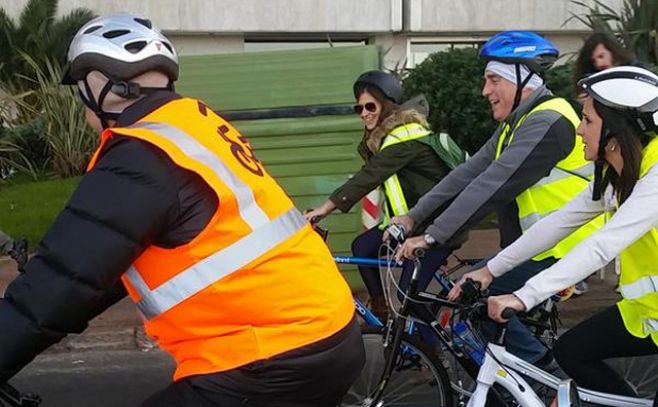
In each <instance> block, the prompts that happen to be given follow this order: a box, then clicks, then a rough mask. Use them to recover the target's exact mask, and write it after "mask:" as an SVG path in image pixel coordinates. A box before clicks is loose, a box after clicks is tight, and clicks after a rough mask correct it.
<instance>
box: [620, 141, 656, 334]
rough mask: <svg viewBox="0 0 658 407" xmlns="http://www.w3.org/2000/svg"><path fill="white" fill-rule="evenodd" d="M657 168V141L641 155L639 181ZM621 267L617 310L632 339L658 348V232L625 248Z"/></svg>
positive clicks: (651, 233) (651, 232)
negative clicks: (647, 342)
mask: <svg viewBox="0 0 658 407" xmlns="http://www.w3.org/2000/svg"><path fill="white" fill-rule="evenodd" d="M655 165H658V137H655V138H654V139H653V140H652V141H651V142H650V143H649V144H648V145H647V146H646V147H645V148H644V150H643V151H642V163H641V165H640V178H642V177H644V176H645V175H646V174H647V172H649V170H650V169H651V168H652V167H654V166H655ZM631 197H632V194H631ZM622 205H623V204H622ZM614 216H615V215H614V214H613V215H612V217H614ZM619 266H620V276H619V291H620V292H621V295H622V297H623V299H622V300H621V301H620V302H619V303H618V304H617V307H618V308H619V312H620V314H621V317H622V319H623V320H624V326H625V327H626V329H627V330H628V332H630V333H631V334H632V335H633V336H636V337H639V338H646V337H647V336H651V338H652V339H653V341H654V343H655V344H656V345H658V228H655V227H654V228H652V229H651V230H649V231H648V232H647V233H645V234H644V235H643V236H642V237H640V238H639V239H638V240H636V241H635V242H633V243H632V244H631V245H630V246H628V247H626V248H625V249H624V250H623V251H622V252H621V254H620V255H619Z"/></svg>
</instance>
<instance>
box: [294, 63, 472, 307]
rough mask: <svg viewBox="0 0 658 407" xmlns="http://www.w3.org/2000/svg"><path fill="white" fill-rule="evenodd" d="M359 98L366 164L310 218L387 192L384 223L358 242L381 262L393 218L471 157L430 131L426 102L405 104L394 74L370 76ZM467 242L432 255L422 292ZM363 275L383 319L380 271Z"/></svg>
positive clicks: (359, 87)
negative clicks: (374, 192) (378, 190)
mask: <svg viewBox="0 0 658 407" xmlns="http://www.w3.org/2000/svg"><path fill="white" fill-rule="evenodd" d="M354 97H355V98H356V104H355V105H354V111H355V113H356V114H358V115H359V117H360V119H361V121H362V122H363V124H364V130H363V139H362V141H361V143H360V144H359V147H358V152H359V154H360V155H361V157H362V158H363V160H364V161H365V164H364V166H363V168H361V170H360V171H358V172H357V173H356V174H354V176H352V177H351V178H350V179H349V180H348V181H347V182H345V184H343V185H342V186H340V187H339V188H338V189H336V190H335V191H334V193H333V194H331V196H330V197H329V199H327V200H326V201H325V202H324V203H323V204H322V205H321V206H319V207H318V208H317V209H314V210H312V211H310V212H308V213H307V214H306V215H305V216H306V218H307V219H308V220H315V221H317V220H319V219H322V218H324V217H325V216H327V215H328V214H330V213H331V212H333V211H334V210H335V209H339V210H340V211H342V212H348V211H349V210H350V208H352V206H354V205H355V204H356V203H358V202H359V201H360V200H361V199H362V198H363V197H365V196H366V195H367V194H368V193H369V192H370V191H372V190H374V189H376V188H378V187H381V188H382V189H383V191H384V192H385V195H386V199H385V202H384V204H383V205H384V207H383V212H384V220H383V222H382V223H381V224H380V225H379V226H376V227H373V228H372V229H369V230H367V231H365V232H364V233H362V234H361V235H359V236H358V237H357V238H356V239H355V240H354V241H353V242H352V252H353V253H354V255H355V256H359V257H377V256H378V254H379V247H380V245H381V243H382V237H383V233H384V228H385V226H387V225H388V223H389V219H390V218H391V217H393V216H399V215H403V214H406V213H407V211H408V210H409V208H411V207H413V205H415V204H416V202H417V201H418V199H419V198H420V197H421V196H423V195H424V194H425V193H426V192H427V191H429V190H430V189H431V188H432V187H433V186H434V185H436V184H437V183H438V182H439V181H440V180H441V179H442V178H443V177H444V176H445V175H446V174H447V173H448V172H449V171H450V168H451V167H454V166H455V165H456V164H457V163H455V162H450V161H451V160H450V158H454V157H460V156H461V160H460V159H458V160H456V161H462V160H463V159H464V158H465V153H464V152H463V151H461V149H459V148H458V147H457V145H456V144H454V143H453V142H452V141H451V140H450V139H449V138H448V136H447V135H445V134H440V135H439V134H435V133H433V132H432V131H431V130H430V129H429V124H428V123H427V119H426V115H427V113H428V112H427V107H426V101H425V100H424V99H422V98H421V99H419V98H415V99H412V100H410V101H408V102H406V103H402V86H401V84H400V82H399V80H398V79H397V78H396V77H395V76H393V75H392V74H389V73H385V72H381V71H369V72H365V73H364V74H362V75H361V76H359V78H358V79H357V80H356V82H355V83H354ZM440 138H443V140H440ZM446 146H448V148H446ZM425 226H427V225H425ZM420 230H424V228H423V229H420ZM406 232H407V234H410V233H412V231H406ZM464 239H465V236H463V235H462V236H460V237H459V238H458V239H454V241H453V242H450V243H449V244H448V245H446V247H442V248H436V249H433V250H430V251H428V252H427V254H426V256H425V258H424V259H423V263H422V269H421V279H420V288H421V289H423V288H424V287H426V286H427V285H428V284H429V282H430V281H431V279H432V275H433V274H434V272H435V271H436V269H437V268H438V267H439V266H440V265H441V264H442V263H443V262H444V261H445V260H446V258H447V257H448V255H449V254H450V253H451V251H452V249H454V248H456V247H458V246H459V245H460V244H461V242H463V240H464ZM407 263H408V264H406V265H405V267H404V271H403V275H402V279H401V282H400V283H401V287H403V288H404V287H406V284H407V283H408V281H409V279H410V277H411V273H410V272H411V267H412V264H411V262H407ZM359 271H360V273H361V277H362V278H363V281H364V283H365V285H366V287H367V289H368V293H369V294H370V297H371V307H372V310H373V311H374V312H375V314H377V315H379V316H381V317H383V316H384V315H385V314H386V311H387V306H386V304H385V301H384V291H383V288H382V284H381V280H380V277H379V273H378V270H377V268H372V267H359Z"/></svg>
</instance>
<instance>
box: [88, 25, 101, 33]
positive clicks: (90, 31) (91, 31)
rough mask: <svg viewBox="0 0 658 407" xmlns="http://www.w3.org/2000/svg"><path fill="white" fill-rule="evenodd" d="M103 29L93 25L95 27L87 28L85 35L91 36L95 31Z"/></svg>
mask: <svg viewBox="0 0 658 407" xmlns="http://www.w3.org/2000/svg"><path fill="white" fill-rule="evenodd" d="M101 27H102V25H93V26H91V27H89V28H87V29H86V30H85V32H84V33H85V34H91V33H93V32H94V31H98V30H99V29H100V28H101Z"/></svg>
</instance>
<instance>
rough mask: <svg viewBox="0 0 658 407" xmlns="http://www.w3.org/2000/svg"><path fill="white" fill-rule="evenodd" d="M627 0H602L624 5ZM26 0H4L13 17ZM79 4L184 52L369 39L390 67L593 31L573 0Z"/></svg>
mask: <svg viewBox="0 0 658 407" xmlns="http://www.w3.org/2000/svg"><path fill="white" fill-rule="evenodd" d="M583 1H584V2H585V3H589V4H593V3H594V1H593V0H583ZM622 2H623V0H603V3H605V4H606V5H608V6H611V7H612V8H614V9H617V10H619V9H621V5H622ZM26 3H27V0H0V6H1V7H2V8H4V9H5V10H6V11H7V12H8V13H9V15H10V16H13V17H17V16H18V14H19V13H20V11H21V9H22V8H23V6H24V5H25V4H26ZM76 7H87V8H89V9H91V10H93V11H94V12H96V13H98V14H105V13H111V12H117V11H131V12H138V13H142V14H144V15H147V16H149V17H150V18H152V19H153V20H154V21H155V22H156V23H157V24H158V25H159V26H160V27H162V28H163V29H164V30H165V32H166V33H167V34H168V35H169V36H170V38H171V39H172V40H173V41H174V43H175V44H176V46H177V48H178V49H179V52H180V53H181V54H182V55H199V54H215V53H226V52H242V51H252V50H262V49H278V48H296V47H327V46H331V45H333V46H340V45H346V44H348V45H354V44H366V43H367V44H378V45H381V46H382V49H383V50H384V51H385V64H386V66H387V67H388V68H392V67H395V66H398V67H400V66H407V67H413V66H414V65H415V64H417V63H419V62H420V61H422V60H423V59H424V58H425V57H427V55H428V54H430V53H432V52H435V51H437V50H441V49H445V48H446V47H455V46H477V44H478V43H481V42H482V41H484V40H485V39H486V38H487V37H488V36H489V35H491V34H492V33H494V32H496V31H500V30H507V29H528V30H535V31H539V32H541V33H543V34H545V35H546V36H547V37H548V38H549V39H551V40H552V41H554V42H555V44H556V45H557V46H558V47H559V48H560V49H561V51H562V53H563V54H568V53H571V52H574V51H575V50H577V49H578V48H579V47H580V44H581V39H582V37H583V36H584V35H586V33H587V32H588V29H587V27H586V26H584V25H583V24H581V23H580V22H579V21H577V20H576V19H571V20H570V21H568V22H567V20H568V19H569V18H570V17H571V16H572V14H579V13H582V12H583V11H584V9H583V8H582V7H580V6H578V5H577V4H575V3H573V2H572V1H571V0H359V1H354V0H112V1H109V0H60V6H59V8H60V13H67V12H68V11H70V10H72V9H73V8H76Z"/></svg>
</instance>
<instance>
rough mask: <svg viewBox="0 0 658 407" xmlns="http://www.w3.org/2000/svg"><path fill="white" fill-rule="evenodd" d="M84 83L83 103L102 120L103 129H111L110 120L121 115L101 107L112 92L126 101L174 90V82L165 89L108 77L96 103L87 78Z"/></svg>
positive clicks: (80, 92) (80, 91) (81, 93)
mask: <svg viewBox="0 0 658 407" xmlns="http://www.w3.org/2000/svg"><path fill="white" fill-rule="evenodd" d="M106 76H107V75H106ZM83 81H84V84H85V91H86V94H85V93H83V92H82V90H81V89H78V93H79V94H80V98H81V99H82V102H83V103H84V104H85V105H86V106H87V107H88V108H89V109H91V110H92V111H93V112H94V114H96V116H97V117H98V118H99V119H100V121H101V125H102V126H103V129H107V128H108V127H109V125H108V121H109V120H117V119H118V118H119V116H120V113H114V112H106V111H104V110H103V108H102V107H101V106H103V102H105V98H106V97H107V95H108V94H109V93H110V92H112V93H114V94H116V95H117V96H120V97H122V98H124V99H137V98H139V97H140V96H142V95H150V94H152V93H155V92H158V91H173V88H174V84H173V82H172V81H169V83H168V84H167V86H165V87H142V86H140V85H139V84H138V83H136V82H127V81H114V80H113V79H111V78H110V77H108V81H107V83H106V84H105V86H103V89H101V91H100V93H99V95H98V101H96V100H95V99H94V95H93V93H92V91H91V87H90V86H89V82H87V78H84V79H83Z"/></svg>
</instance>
